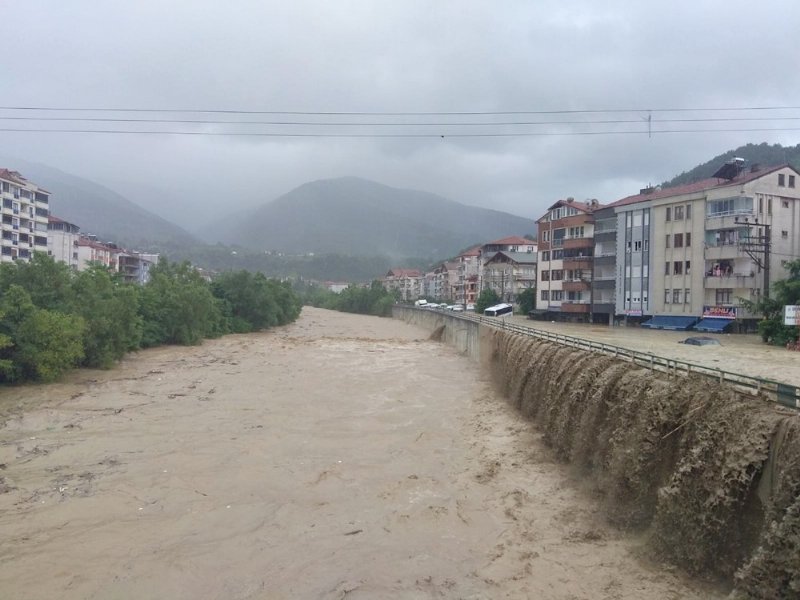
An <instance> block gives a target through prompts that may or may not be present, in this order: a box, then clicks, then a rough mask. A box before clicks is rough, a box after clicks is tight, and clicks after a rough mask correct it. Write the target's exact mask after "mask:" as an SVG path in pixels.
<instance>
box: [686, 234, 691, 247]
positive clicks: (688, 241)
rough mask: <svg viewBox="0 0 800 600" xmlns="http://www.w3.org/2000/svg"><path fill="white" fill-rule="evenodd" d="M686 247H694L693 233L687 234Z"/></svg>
mask: <svg viewBox="0 0 800 600" xmlns="http://www.w3.org/2000/svg"><path fill="white" fill-rule="evenodd" d="M686 247H687V248H691V247H692V234H691V233H687V234H686Z"/></svg>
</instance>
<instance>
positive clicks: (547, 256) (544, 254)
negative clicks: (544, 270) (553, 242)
mask: <svg viewBox="0 0 800 600" xmlns="http://www.w3.org/2000/svg"><path fill="white" fill-rule="evenodd" d="M542 262H550V250H545V251H544V252H542Z"/></svg>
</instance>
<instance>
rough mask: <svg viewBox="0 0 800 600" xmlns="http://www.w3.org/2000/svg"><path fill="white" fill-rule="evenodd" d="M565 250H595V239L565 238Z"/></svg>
mask: <svg viewBox="0 0 800 600" xmlns="http://www.w3.org/2000/svg"><path fill="white" fill-rule="evenodd" d="M564 248H565V249H569V248H594V238H590V237H573V238H564Z"/></svg>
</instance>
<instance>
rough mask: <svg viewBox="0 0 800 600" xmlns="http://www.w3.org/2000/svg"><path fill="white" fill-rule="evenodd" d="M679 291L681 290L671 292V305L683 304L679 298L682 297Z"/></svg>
mask: <svg viewBox="0 0 800 600" xmlns="http://www.w3.org/2000/svg"><path fill="white" fill-rule="evenodd" d="M681 291H682V290H680V289H677V290H672V303H673V304H682V303H683V300H682V298H681V296H682V294H681Z"/></svg>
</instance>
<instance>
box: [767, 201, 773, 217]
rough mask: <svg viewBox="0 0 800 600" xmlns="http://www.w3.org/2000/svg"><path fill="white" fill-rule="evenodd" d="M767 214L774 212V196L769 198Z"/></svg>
mask: <svg viewBox="0 0 800 600" xmlns="http://www.w3.org/2000/svg"><path fill="white" fill-rule="evenodd" d="M767 214H768V215H771V214H772V198H767Z"/></svg>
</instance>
